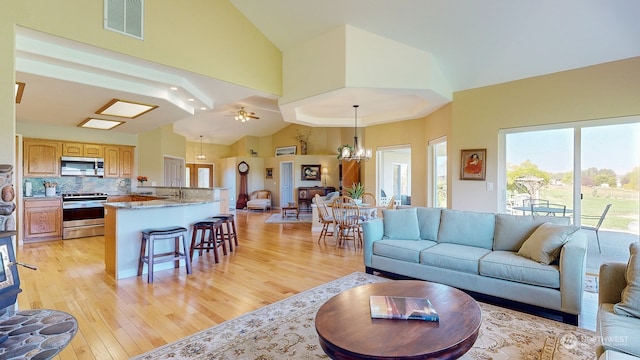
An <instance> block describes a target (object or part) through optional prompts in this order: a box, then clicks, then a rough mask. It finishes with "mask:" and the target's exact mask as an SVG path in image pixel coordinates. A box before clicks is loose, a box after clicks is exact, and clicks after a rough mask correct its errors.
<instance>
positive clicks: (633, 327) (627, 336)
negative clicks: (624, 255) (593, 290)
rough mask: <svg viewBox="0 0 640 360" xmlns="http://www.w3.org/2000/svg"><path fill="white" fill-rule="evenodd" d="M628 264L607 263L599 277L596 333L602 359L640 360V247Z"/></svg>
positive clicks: (634, 247)
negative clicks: (639, 359)
mask: <svg viewBox="0 0 640 360" xmlns="http://www.w3.org/2000/svg"><path fill="white" fill-rule="evenodd" d="M629 251H630V256H629V262H628V264H624V263H604V264H602V265H601V266H600V275H599V277H598V284H599V289H598V317H597V325H596V327H597V328H596V332H597V334H598V342H599V344H598V347H597V348H596V354H597V356H598V358H599V359H601V360H604V359H633V358H640V244H639V243H632V244H631V245H630V246H629Z"/></svg>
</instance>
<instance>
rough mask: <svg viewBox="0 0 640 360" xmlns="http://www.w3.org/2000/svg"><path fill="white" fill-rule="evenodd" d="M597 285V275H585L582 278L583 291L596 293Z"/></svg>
mask: <svg viewBox="0 0 640 360" xmlns="http://www.w3.org/2000/svg"><path fill="white" fill-rule="evenodd" d="M598 288H599V283H598V275H594V274H587V275H585V277H584V291H588V292H592V293H596V294H597V293H598Z"/></svg>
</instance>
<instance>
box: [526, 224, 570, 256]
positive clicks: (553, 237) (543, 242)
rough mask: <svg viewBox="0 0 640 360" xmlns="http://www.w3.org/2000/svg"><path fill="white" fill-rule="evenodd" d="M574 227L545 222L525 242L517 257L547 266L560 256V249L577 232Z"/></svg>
mask: <svg viewBox="0 0 640 360" xmlns="http://www.w3.org/2000/svg"><path fill="white" fill-rule="evenodd" d="M578 229H579V228H578V227H576V226H563V225H556V224H552V223H549V222H546V223H544V224H542V225H540V226H538V228H537V229H536V230H535V231H534V232H533V234H531V236H529V238H527V240H525V242H524V243H523V244H522V247H520V250H518V255H520V256H524V257H525V258H527V259H531V260H535V261H538V262H539V263H541V264H546V265H549V264H551V262H553V261H554V260H555V259H556V258H557V257H558V255H559V254H560V248H561V247H562V245H564V243H566V242H567V241H568V240H569V238H570V236H571V235H573V233H575V232H576V231H578Z"/></svg>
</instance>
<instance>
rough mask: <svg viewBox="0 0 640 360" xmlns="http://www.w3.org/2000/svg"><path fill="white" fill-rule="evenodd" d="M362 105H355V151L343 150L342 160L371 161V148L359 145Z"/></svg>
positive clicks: (346, 148)
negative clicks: (359, 112) (359, 122)
mask: <svg viewBox="0 0 640 360" xmlns="http://www.w3.org/2000/svg"><path fill="white" fill-rule="evenodd" d="M359 106H360V105H353V108H354V110H355V125H354V128H353V149H351V148H349V147H348V146H345V147H343V148H342V153H341V155H342V159H343V160H349V161H357V162H360V161H367V160H369V159H371V156H372V155H373V152H372V151H371V149H370V148H365V147H362V146H360V145H359V144H358V107H359Z"/></svg>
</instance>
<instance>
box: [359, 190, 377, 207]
mask: <svg viewBox="0 0 640 360" xmlns="http://www.w3.org/2000/svg"><path fill="white" fill-rule="evenodd" d="M362 203H363V204H368V205H370V206H376V196H375V195H373V194H372V193H368V192H366V193H364V194H362Z"/></svg>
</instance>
